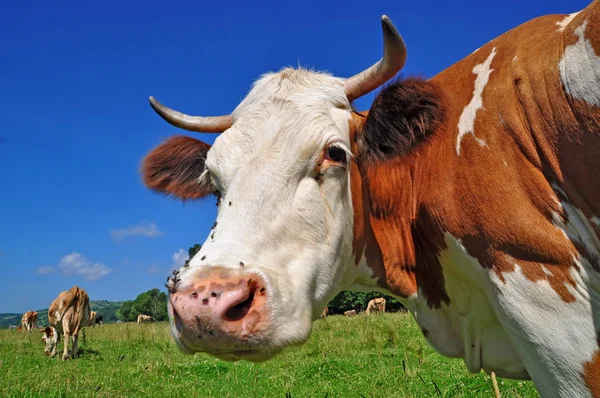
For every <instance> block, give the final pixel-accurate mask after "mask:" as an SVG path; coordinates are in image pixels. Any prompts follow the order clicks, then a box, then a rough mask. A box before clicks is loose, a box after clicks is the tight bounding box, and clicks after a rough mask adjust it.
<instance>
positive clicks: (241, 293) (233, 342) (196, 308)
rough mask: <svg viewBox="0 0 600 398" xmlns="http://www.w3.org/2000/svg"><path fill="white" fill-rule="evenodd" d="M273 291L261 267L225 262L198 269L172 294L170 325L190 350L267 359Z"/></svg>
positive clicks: (234, 357)
mask: <svg viewBox="0 0 600 398" xmlns="http://www.w3.org/2000/svg"><path fill="white" fill-rule="evenodd" d="M188 272H194V270H193V269H190V270H189V271H188ZM268 297H269V292H268V288H267V286H266V283H265V281H264V279H263V278H262V277H261V276H260V275H258V274H256V273H252V272H244V273H241V272H239V271H234V270H231V269H226V268H220V267H212V268H210V269H208V270H202V271H198V272H196V273H195V274H192V277H191V278H190V279H187V282H186V283H185V284H184V285H182V286H179V287H178V288H177V289H176V291H174V292H171V294H170V300H169V316H170V318H171V331H172V333H173V336H174V338H175V340H176V342H177V343H178V345H179V347H180V348H181V349H182V351H184V352H187V353H195V352H206V353H209V354H212V355H215V356H217V357H219V358H221V359H225V360H240V359H246V360H249V361H260V360H264V359H267V358H266V357H265V354H266V353H265V352H263V350H261V348H260V347H264V339H265V337H266V331H267V325H268V323H269V319H268V318H269V314H268V308H267V300H268ZM266 356H267V357H270V356H272V355H266Z"/></svg>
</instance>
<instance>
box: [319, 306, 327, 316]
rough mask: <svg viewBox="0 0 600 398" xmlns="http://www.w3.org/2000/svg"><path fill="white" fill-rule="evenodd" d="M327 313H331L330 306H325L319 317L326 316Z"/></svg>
mask: <svg viewBox="0 0 600 398" xmlns="http://www.w3.org/2000/svg"><path fill="white" fill-rule="evenodd" d="M327 315H329V307H327V306H325V308H323V312H321V316H320V317H319V318H325V317H326V316H327Z"/></svg>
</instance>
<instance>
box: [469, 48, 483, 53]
mask: <svg viewBox="0 0 600 398" xmlns="http://www.w3.org/2000/svg"><path fill="white" fill-rule="evenodd" d="M480 48H481V47H478V48H476V49H475V51H473V52H472V53H471V54H475V53H476V52H477V51H479V49H480Z"/></svg>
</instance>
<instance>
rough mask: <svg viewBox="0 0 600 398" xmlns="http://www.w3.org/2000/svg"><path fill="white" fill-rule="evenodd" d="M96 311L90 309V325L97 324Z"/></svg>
mask: <svg viewBox="0 0 600 398" xmlns="http://www.w3.org/2000/svg"><path fill="white" fill-rule="evenodd" d="M96 316H97V313H96V311H90V320H89V322H88V326H91V327H94V326H96Z"/></svg>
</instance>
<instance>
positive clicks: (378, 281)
mask: <svg viewBox="0 0 600 398" xmlns="http://www.w3.org/2000/svg"><path fill="white" fill-rule="evenodd" d="M382 22H383V30H384V38H385V40H384V41H385V46H384V56H383V59H382V60H381V61H380V62H379V63H377V64H376V65H374V66H373V67H371V68H369V69H367V70H366V71H364V72H361V73H359V74H358V75H356V76H353V77H351V78H349V79H341V78H336V77H332V76H330V75H327V74H324V73H318V72H313V71H308V70H304V69H301V68H299V69H289V68H288V69H284V70H282V71H280V72H278V73H270V74H266V75H264V76H262V77H261V78H260V80H258V81H257V82H255V83H254V85H253V87H252V89H251V91H250V92H249V93H248V95H247V96H246V98H245V99H243V100H242V102H241V103H240V104H239V105H238V106H237V108H236V109H235V110H234V112H233V113H232V114H231V115H229V116H220V117H214V118H204V117H199V116H188V115H184V114H182V113H179V112H176V111H174V110H171V109H169V108H166V107H165V106H163V105H161V104H160V103H158V102H157V101H156V100H155V99H154V98H151V100H150V102H151V105H152V107H153V108H154V109H155V111H157V112H158V114H159V115H160V116H161V117H163V118H164V119H165V120H167V121H168V122H169V123H171V124H173V125H175V126H178V127H181V128H184V129H187V130H191V131H199V132H224V133H223V134H221V135H220V136H218V138H217V139H216V140H215V142H214V145H213V146H212V147H211V146H210V145H208V144H206V143H204V142H202V141H199V140H197V139H195V138H191V137H187V136H176V137H174V138H170V139H168V140H167V141H165V142H164V143H162V144H161V145H159V146H158V147H157V148H155V149H154V150H153V151H152V152H150V153H149V154H148V155H147V156H146V157H145V159H144V161H143V165H142V173H143V178H144V182H145V184H146V185H147V186H148V187H149V188H150V189H152V190H154V191H157V192H161V193H164V194H167V195H172V196H175V197H179V198H183V199H199V198H202V197H205V196H207V195H211V194H214V195H215V196H216V198H217V204H218V214H217V222H215V224H214V227H213V229H212V230H211V231H210V233H209V234H208V237H207V239H206V241H205V242H204V243H203V244H202V249H201V250H200V251H199V252H198V253H197V254H196V255H195V256H194V257H193V258H192V259H191V260H190V262H189V264H187V265H186V266H184V267H182V268H180V269H178V270H176V271H174V273H173V275H172V276H171V277H170V278H169V280H168V282H167V287H168V290H169V316H170V319H171V325H172V327H171V331H172V334H173V336H174V338H175V340H176V342H177V344H178V345H179V347H180V348H181V349H182V350H183V351H184V352H188V353H192V352H207V353H210V354H212V355H214V356H216V357H218V358H222V359H227V360H239V359H246V360H249V361H264V360H266V359H269V358H271V357H273V356H274V355H275V354H276V353H277V352H279V351H280V349H281V348H282V347H285V346H289V345H293V344H298V343H300V342H303V341H305V340H306V338H307V337H308V336H309V334H310V330H311V321H312V320H314V319H317V318H318V317H319V314H321V311H322V309H323V307H324V306H325V305H326V304H327V302H328V301H329V300H330V299H331V298H332V297H333V296H334V295H335V294H336V293H337V292H338V291H339V290H340V289H349V288H354V289H368V290H378V291H381V292H382V293H385V294H391V295H393V296H394V297H397V298H398V299H399V300H400V301H401V302H402V304H403V305H404V306H406V307H407V308H408V310H409V311H411V313H412V314H413V316H414V318H415V319H416V322H417V323H418V325H419V326H420V328H421V330H422V332H423V334H424V335H425V337H426V338H427V340H428V341H429V343H430V344H431V345H432V346H433V347H434V348H435V349H436V350H437V351H439V352H440V353H442V354H443V355H446V356H449V357H457V358H462V359H463V360H464V361H465V363H466V366H467V368H468V369H469V370H470V371H471V372H475V373H477V372H479V371H480V370H482V369H483V370H485V371H487V372H495V373H496V374H497V375H498V376H503V377H509V378H515V379H530V378H531V379H532V380H533V382H534V383H535V385H536V387H537V389H538V390H539V392H540V394H541V395H542V396H546V397H555V396H561V397H575V396H577V397H583V396H590V395H593V396H596V397H599V396H600V347H599V341H598V340H599V334H600V332H599V331H600V260H599V259H600V239H599V236H600V234H599V232H600V201H598V198H599V197H600V178H598V175H597V174H596V169H597V168H598V167H600V127H599V124H600V85H599V84H598V83H600V58H599V56H598V54H600V0H596V1H594V2H593V3H592V4H591V5H589V6H588V7H587V8H586V9H584V10H582V11H581V12H579V13H575V14H571V15H549V16H545V17H540V18H536V19H533V20H531V21H529V22H526V23H524V24H522V25H520V26H518V27H516V28H514V29H512V30H510V31H509V32H507V33H505V34H503V35H502V36H500V37H498V38H496V39H495V40H492V41H491V42H489V43H488V44H486V45H484V46H482V47H481V48H480V49H479V50H478V51H475V52H474V53H473V54H471V55H469V56H467V57H466V58H464V59H463V60H461V61H459V62H458V63H456V64H455V65H453V66H450V67H449V68H448V69H446V70H444V71H442V72H441V73H439V74H438V75H436V76H434V77H433V78H431V79H429V80H424V79H420V78H414V77H413V78H406V79H397V80H394V81H392V82H391V83H389V84H387V85H386V86H385V87H384V88H383V89H382V90H381V91H380V92H379V93H378V95H377V96H376V98H375V100H374V102H373V104H372V106H371V108H370V110H369V111H368V112H363V113H360V112H357V111H355V110H354V109H353V108H352V105H351V104H352V101H353V100H354V99H356V98H358V97H360V96H362V95H364V94H366V93H368V92H370V91H372V90H373V89H375V88H377V87H378V86H381V85H382V84H384V83H385V82H386V81H388V80H389V79H391V78H392V77H393V76H395V74H396V72H397V71H398V70H399V69H400V68H401V67H402V66H403V65H404V59H405V46H404V43H403V41H402V39H401V38H400V36H399V35H398V33H397V31H396V30H395V28H394V27H393V25H392V24H391V22H390V21H389V20H388V19H387V18H383V21H382ZM356 54H357V52H356V51H355V52H354V53H353V54H352V56H355V55H356Z"/></svg>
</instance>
